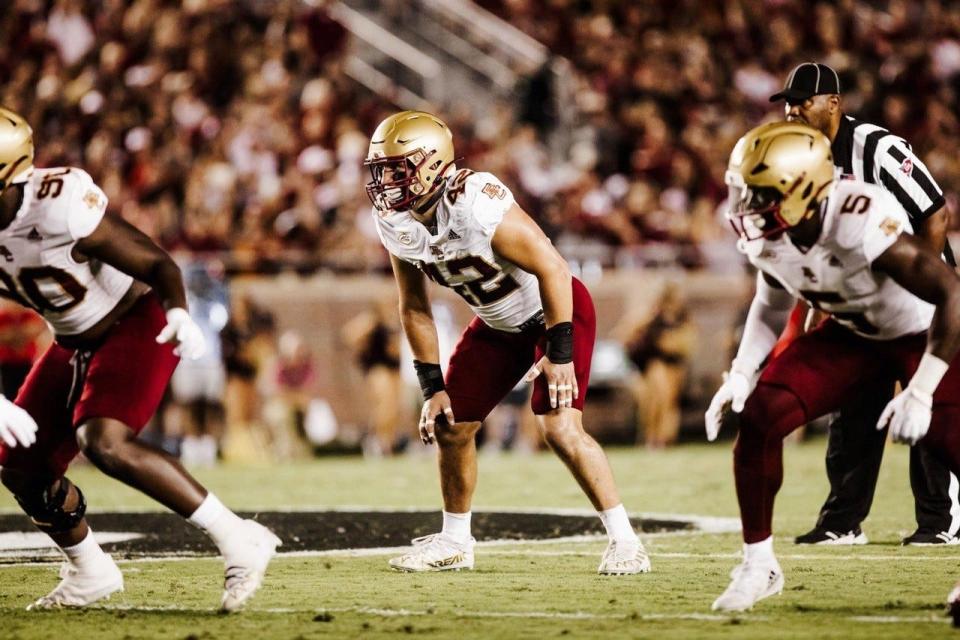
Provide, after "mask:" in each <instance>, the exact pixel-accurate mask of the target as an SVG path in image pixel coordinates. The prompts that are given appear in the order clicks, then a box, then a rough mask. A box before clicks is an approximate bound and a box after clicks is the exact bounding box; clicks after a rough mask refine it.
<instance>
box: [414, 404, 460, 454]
mask: <svg viewBox="0 0 960 640" xmlns="http://www.w3.org/2000/svg"><path fill="white" fill-rule="evenodd" d="M440 416H443V418H444V419H446V421H447V425H448V426H451V427H452V426H453V425H454V423H455V422H456V418H454V417H453V404H452V403H451V402H450V396H449V395H448V394H447V392H446V391H437V392H436V393H435V394H433V395H432V396H430V398H429V399H428V400H427V401H426V402H424V403H423V408H422V409H420V427H419V428H420V442H422V443H423V444H433V443H434V442H436V441H437V436H436V426H437V420H440Z"/></svg>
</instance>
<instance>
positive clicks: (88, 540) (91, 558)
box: [60, 527, 109, 569]
mask: <svg viewBox="0 0 960 640" xmlns="http://www.w3.org/2000/svg"><path fill="white" fill-rule="evenodd" d="M60 549H61V550H62V551H63V553H64V554H65V555H66V556H67V560H69V561H70V564H72V565H73V566H74V567H76V568H77V569H85V568H87V567H90V566H93V565H95V564H98V563H100V562H102V561H103V560H104V558H109V556H107V554H106V553H104V552H103V549H101V548H100V545H99V544H97V541H96V540H95V539H94V537H93V530H92V529H90V528H89V527H88V528H87V535H86V537H85V538H84V539H83V540H81V541H80V542H78V543H77V544H75V545H73V546H71V547H60Z"/></svg>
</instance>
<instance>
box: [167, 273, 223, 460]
mask: <svg viewBox="0 0 960 640" xmlns="http://www.w3.org/2000/svg"><path fill="white" fill-rule="evenodd" d="M183 272H184V282H185V284H186V287H187V304H188V306H189V309H190V316H191V317H192V318H193V319H194V320H195V321H196V323H197V325H198V326H199V327H200V329H201V330H202V331H203V334H204V338H205V339H206V342H207V350H206V351H205V352H204V354H203V356H202V357H200V358H199V359H197V360H182V361H181V362H180V364H179V365H178V366H177V369H176V371H174V373H173V378H172V379H171V380H170V392H171V401H170V403H169V404H168V405H167V407H166V412H167V415H166V417H165V420H164V423H165V426H167V427H168V428H169V427H171V426H172V425H174V424H177V425H178V426H179V427H180V433H181V435H182V440H181V442H180V460H181V461H182V462H183V463H184V464H185V465H191V466H203V467H210V466H213V465H214V464H216V462H217V457H218V454H219V451H220V440H221V439H222V438H223V433H224V408H223V398H224V391H225V388H226V369H225V367H224V362H223V353H222V349H221V340H220V332H221V331H222V330H223V328H224V327H225V326H226V324H227V313H228V312H227V289H226V285H225V284H224V282H223V273H222V267H221V265H220V264H219V263H218V262H194V263H191V264H189V265H187V266H185V267H184V269H183ZM167 435H169V434H167Z"/></svg>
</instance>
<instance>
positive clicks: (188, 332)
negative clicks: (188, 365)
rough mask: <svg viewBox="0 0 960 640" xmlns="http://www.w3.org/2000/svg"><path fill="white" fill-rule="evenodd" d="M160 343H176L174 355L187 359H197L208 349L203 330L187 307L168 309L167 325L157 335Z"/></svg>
mask: <svg viewBox="0 0 960 640" xmlns="http://www.w3.org/2000/svg"><path fill="white" fill-rule="evenodd" d="M157 342H158V343H159V344H166V343H168V342H174V343H176V346H175V347H174V348H173V355H175V356H180V357H182V358H184V359H186V360H196V359H198V358H199V357H200V356H202V355H203V354H204V353H205V352H206V350H207V341H206V340H205V339H204V337H203V331H202V330H201V329H200V327H198V326H197V323H196V322H194V321H193V318H191V317H190V314H189V313H187V310H186V309H181V308H179V307H174V308H173V309H170V310H169V311H167V326H165V327H164V328H163V330H162V331H160V335H158V336H157Z"/></svg>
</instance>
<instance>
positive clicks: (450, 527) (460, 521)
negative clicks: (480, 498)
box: [443, 511, 471, 542]
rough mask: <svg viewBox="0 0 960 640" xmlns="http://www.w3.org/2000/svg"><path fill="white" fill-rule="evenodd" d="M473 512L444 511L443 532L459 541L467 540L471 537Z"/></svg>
mask: <svg viewBox="0 0 960 640" xmlns="http://www.w3.org/2000/svg"><path fill="white" fill-rule="evenodd" d="M470 516H471V512H469V511H467V512H466V513H449V512H447V511H444V512H443V533H445V534H447V535H448V536H450V537H451V538H453V539H454V540H456V541H457V542H466V541H467V540H469V539H470Z"/></svg>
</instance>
